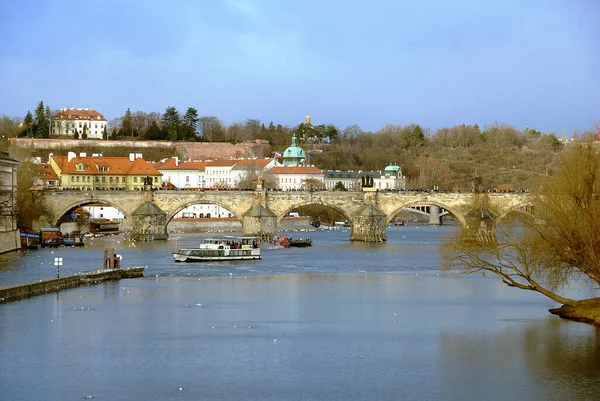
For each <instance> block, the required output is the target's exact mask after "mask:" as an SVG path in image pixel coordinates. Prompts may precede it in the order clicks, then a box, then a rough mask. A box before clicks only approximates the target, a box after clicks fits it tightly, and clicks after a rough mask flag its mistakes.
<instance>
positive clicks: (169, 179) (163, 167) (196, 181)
mask: <svg viewBox="0 0 600 401" xmlns="http://www.w3.org/2000/svg"><path fill="white" fill-rule="evenodd" d="M207 163H208V162H203V161H199V162H192V161H187V162H186V161H180V160H179V157H177V156H175V157H172V158H170V159H165V160H161V161H159V162H157V163H154V167H155V168H156V169H157V170H158V171H160V173H161V174H162V181H163V187H165V188H169V189H198V188H207V185H206V174H205V167H206V164H207Z"/></svg>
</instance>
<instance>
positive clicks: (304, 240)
mask: <svg viewBox="0 0 600 401" xmlns="http://www.w3.org/2000/svg"><path fill="white" fill-rule="evenodd" d="M288 242H289V246H294V247H297V248H304V247H307V246H312V239H311V238H309V237H299V238H292V237H288Z"/></svg>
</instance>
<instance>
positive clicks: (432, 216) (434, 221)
mask: <svg viewBox="0 0 600 401" xmlns="http://www.w3.org/2000/svg"><path fill="white" fill-rule="evenodd" d="M429 225H430V226H441V225H442V218H441V217H440V207H439V206H437V205H431V206H429Z"/></svg>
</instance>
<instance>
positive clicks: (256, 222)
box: [241, 204, 277, 241]
mask: <svg viewBox="0 0 600 401" xmlns="http://www.w3.org/2000/svg"><path fill="white" fill-rule="evenodd" d="M241 221H242V235H244V236H248V237H260V238H261V240H263V241H271V240H272V239H273V237H274V236H275V233H276V229H277V216H276V215H275V213H273V212H272V211H270V210H269V209H267V208H266V207H264V206H263V205H261V204H257V205H255V206H253V207H251V208H250V209H249V210H248V211H247V212H246V213H244V214H243V215H242V218H241Z"/></svg>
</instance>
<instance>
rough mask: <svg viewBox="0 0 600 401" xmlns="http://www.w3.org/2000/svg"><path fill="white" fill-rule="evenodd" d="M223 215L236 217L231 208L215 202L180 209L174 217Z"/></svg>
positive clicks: (190, 217) (213, 216)
mask: <svg viewBox="0 0 600 401" xmlns="http://www.w3.org/2000/svg"><path fill="white" fill-rule="evenodd" d="M222 217H235V216H234V215H233V213H231V212H230V211H229V210H227V209H225V208H223V207H221V206H218V205H213V204H208V203H207V204H197V205H191V206H188V207H186V208H185V209H182V210H180V211H179V212H178V213H177V214H176V215H175V216H173V218H175V219H181V218H184V219H185V218H189V219H202V218H206V219H209V218H222Z"/></svg>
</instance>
